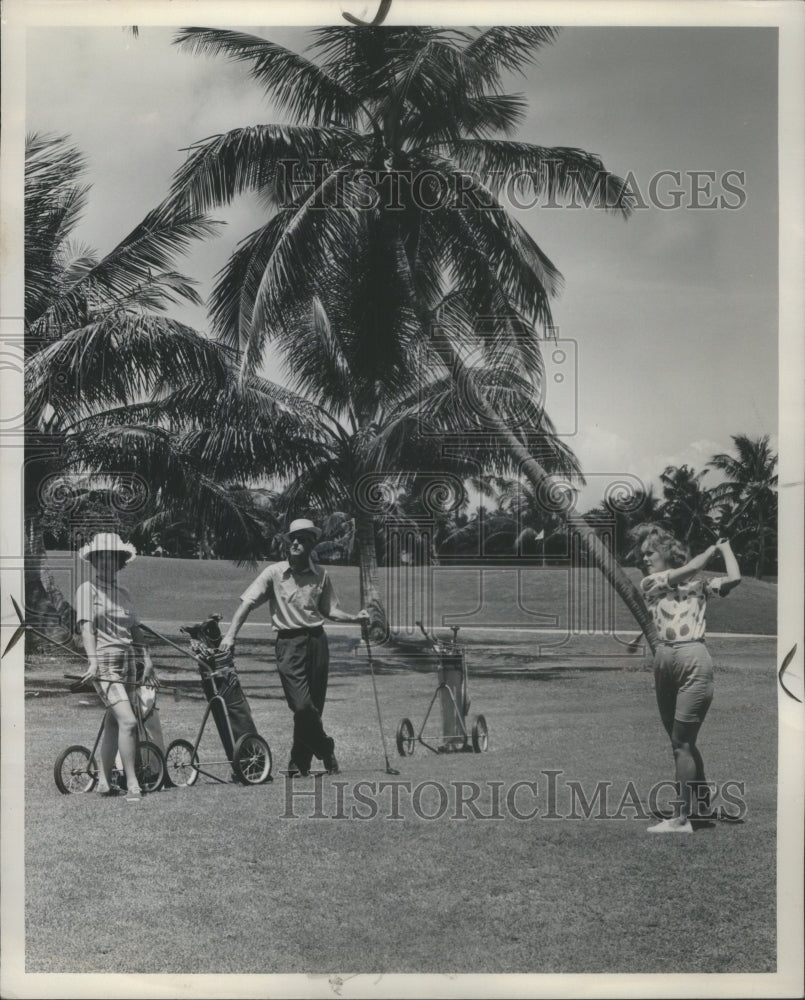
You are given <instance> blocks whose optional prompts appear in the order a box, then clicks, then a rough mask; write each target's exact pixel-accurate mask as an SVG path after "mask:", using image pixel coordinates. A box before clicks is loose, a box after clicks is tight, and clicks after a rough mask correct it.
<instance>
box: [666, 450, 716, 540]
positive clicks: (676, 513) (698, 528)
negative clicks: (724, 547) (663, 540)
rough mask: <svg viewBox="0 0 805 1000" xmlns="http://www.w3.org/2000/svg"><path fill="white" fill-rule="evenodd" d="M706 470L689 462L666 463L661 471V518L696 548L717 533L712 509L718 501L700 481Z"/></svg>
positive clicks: (681, 537)
mask: <svg viewBox="0 0 805 1000" xmlns="http://www.w3.org/2000/svg"><path fill="white" fill-rule="evenodd" d="M706 475H707V470H703V471H701V472H696V470H695V469H693V468H691V466H689V465H681V466H675V465H669V466H666V468H665V470H664V471H663V472H662V474H661V475H660V482H661V483H662V492H663V498H664V502H663V505H662V519H663V521H665V522H666V523H667V524H668V526H669V528H670V529H671V530H672V531H673V532H674V534H675V535H676V536H677V537H678V538H679V539H680V540H681V541H684V542H685V544H686V545H687V546H688V547H689V548H691V549H695V550H696V551H698V550H700V549H703V548H706V547H707V546H708V545H711V544H712V542H713V540H714V539H715V537H716V534H717V532H716V522H715V519H714V518H713V511H714V510H715V508H716V505H717V501H716V498H715V496H714V495H713V493H712V491H711V490H708V489H707V488H706V487H704V486H703V485H702V480H703V479H704V477H705V476H706Z"/></svg>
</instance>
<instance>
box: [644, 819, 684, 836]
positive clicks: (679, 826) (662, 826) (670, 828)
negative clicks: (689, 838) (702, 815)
mask: <svg viewBox="0 0 805 1000" xmlns="http://www.w3.org/2000/svg"><path fill="white" fill-rule="evenodd" d="M647 832H648V833H693V827H692V826H691V825H690V822H689V820H688V818H687V816H675V817H673V818H672V819H664V820H661V821H660V822H659V823H655V824H654V826H650V827H649V828H648V831H647Z"/></svg>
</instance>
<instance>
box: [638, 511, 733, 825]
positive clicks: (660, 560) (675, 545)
mask: <svg viewBox="0 0 805 1000" xmlns="http://www.w3.org/2000/svg"><path fill="white" fill-rule="evenodd" d="M633 537H634V538H635V539H636V541H637V543H638V545H639V549H640V553H641V560H642V564H643V567H644V569H645V572H646V576H645V577H644V578H643V580H642V582H641V588H642V591H643V596H644V597H645V599H646V603H647V605H648V608H649V611H650V612H651V614H652V616H653V618H654V624H655V625H656V627H657V635H658V637H659V645H658V647H657V652H656V653H655V655H654V687H655V690H656V693H657V705H658V706H659V709H660V718H661V719H662V724H663V726H665V729H666V731H667V733H668V735H669V737H670V738H671V747H672V748H673V751H674V762H675V766H676V781H677V784H678V786H679V792H680V797H679V799H678V800H677V802H676V803H675V805H674V813H673V816H672V817H671V818H670V819H666V820H663V821H662V822H661V823H658V824H656V825H655V826H651V827H649V833H692V832H693V827H692V826H691V825H690V821H689V818H688V817H689V816H691V815H695V813H696V809H695V804H694V803H695V799H696V798H698V794H697V789H706V785H705V777H704V762H703V760H702V755H701V753H700V752H699V749H698V747H697V745H696V740H697V738H698V735H699V729H700V728H701V725H702V723H703V722H704V717H705V715H706V714H707V710H708V708H709V707H710V703H711V702H712V700H713V661H712V660H711V658H710V653H709V652H708V650H707V646H706V645H705V634H704V633H705V610H706V606H707V598H708V597H711V596H712V595H714V594H718V595H720V596H721V597H726V596H727V594H728V593H729V592H730V591H731V590H732V589H733V588H734V587H737V586H738V584H739V583H740V582H741V571H740V569H739V568H738V562H737V560H736V559H735V555H734V554H733V551H732V549H731V548H730V543H729V542H728V541H727V540H726V539H724V538H722V539H719V540H718V542H716V544H715V545H711V546H710V548H709V549H706V550H705V551H704V552H702V553H701V554H700V555H698V556H695V557H694V558H693V559H691V558H690V555H689V552H688V550H687V549H686V548H685V546H684V545H682V543H681V542H679V541H677V539H676V538H674V537H673V535H671V534H669V532H667V531H666V530H665V529H664V528H661V527H660V526H659V525H656V524H644V525H641V526H640V527H639V528H637V529H636V530H635V531H634V533H633ZM716 552H720V553H721V556H722V557H723V559H724V566H725V567H726V571H727V575H726V576H722V577H716V578H714V579H710V580H706V579H704V578H703V577H701V576H699V575H698V574H699V571H700V570H703V569H704V567H705V566H706V565H707V563H708V562H709V561H710V560H711V559H712V558H713V556H714V555H715V554H716Z"/></svg>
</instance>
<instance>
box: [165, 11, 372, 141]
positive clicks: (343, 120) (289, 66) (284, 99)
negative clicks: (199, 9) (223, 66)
mask: <svg viewBox="0 0 805 1000" xmlns="http://www.w3.org/2000/svg"><path fill="white" fill-rule="evenodd" d="M174 44H176V45H179V46H180V47H181V48H183V49H185V50H186V51H189V52H191V53H194V54H199V53H201V54H205V55H223V56H226V57H227V58H229V59H232V60H234V61H236V62H244V63H248V64H249V65H250V66H251V69H250V73H251V75H252V76H253V77H254V79H255V80H257V81H258V82H259V83H260V84H262V86H263V89H264V90H265V92H266V94H267V95H268V96H269V97H271V98H272V100H274V101H275V102H276V104H277V106H278V107H279V108H280V109H281V110H282V111H285V112H287V113H288V114H289V115H291V116H292V117H294V118H296V119H298V120H300V121H309V122H313V123H314V124H317V125H330V124H339V125H347V126H352V125H354V124H355V121H356V118H357V114H358V108H359V103H358V101H357V100H356V98H355V96H354V95H353V94H351V93H350V92H349V91H348V90H347V89H346V88H345V87H344V86H342V85H341V84H340V83H339V82H338V81H337V80H335V79H333V77H331V76H329V75H328V74H327V73H326V72H325V71H324V70H323V69H322V68H321V67H319V66H317V65H316V64H315V63H314V62H311V61H310V60H309V59H306V58H305V57H304V56H301V55H299V54H298V53H296V52H292V51H291V50H290V49H286V48H284V47H283V46H281V45H277V44H276V43H274V42H269V41H268V40H267V39H265V38H260V37H258V36H256V35H248V34H245V33H243V32H239V31H228V30H223V29H220V28H198V27H189V28H182V29H181V31H179V32H177V34H176V36H175V38H174Z"/></svg>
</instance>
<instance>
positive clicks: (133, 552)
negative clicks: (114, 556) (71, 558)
mask: <svg viewBox="0 0 805 1000" xmlns="http://www.w3.org/2000/svg"><path fill="white" fill-rule="evenodd" d="M93 552H125V553H126V555H127V556H128V560H127V562H131V561H132V560H133V559H136V558H137V549H135V548H134V546H133V545H131V544H130V543H129V542H124V541H123V539H122V538H121V537H120V535H116V534H115V533H114V532H113V531H101V532H99V533H98V534H97V535H96V536H95V537H94V538H93V539H92V541H91V542H89V543H88V544H87V545H85V546H83V548H80V549H79V550H78V554H79V556H81V558H82V559H89V557H90V556H91V555H92V554H93Z"/></svg>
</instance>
